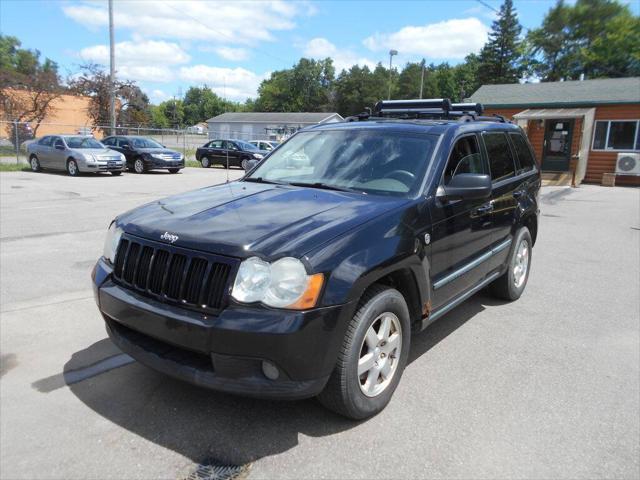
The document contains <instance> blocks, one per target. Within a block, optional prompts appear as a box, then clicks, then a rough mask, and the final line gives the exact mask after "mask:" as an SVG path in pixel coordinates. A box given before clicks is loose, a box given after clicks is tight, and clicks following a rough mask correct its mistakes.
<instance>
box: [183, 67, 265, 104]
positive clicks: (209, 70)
mask: <svg viewBox="0 0 640 480" xmlns="http://www.w3.org/2000/svg"><path fill="white" fill-rule="evenodd" d="M178 75H179V77H180V79H181V80H184V81H187V82H191V83H192V84H200V85H205V84H206V85H207V86H209V87H210V88H211V89H212V90H213V91H214V92H216V93H217V94H218V95H220V96H226V98H228V99H230V100H240V101H241V100H245V99H247V98H249V97H255V95H256V91H257V90H258V87H259V86H260V82H262V80H264V79H265V78H267V77H268V76H269V72H267V73H264V74H262V75H258V74H256V73H255V72H252V71H250V70H247V69H245V68H240V67H238V68H222V67H211V66H209V65H193V66H188V67H181V68H180V72H179V74H178Z"/></svg>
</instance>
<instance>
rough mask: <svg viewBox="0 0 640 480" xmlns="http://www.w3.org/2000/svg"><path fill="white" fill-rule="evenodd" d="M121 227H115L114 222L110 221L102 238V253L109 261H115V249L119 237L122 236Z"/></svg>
mask: <svg viewBox="0 0 640 480" xmlns="http://www.w3.org/2000/svg"><path fill="white" fill-rule="evenodd" d="M122 233H123V232H122V229H121V228H119V227H116V222H111V225H109V230H107V237H106V238H105V239H104V249H103V251H102V255H103V256H104V258H106V259H108V260H109V261H110V262H111V263H115V261H116V251H117V250H118V243H120V237H122Z"/></svg>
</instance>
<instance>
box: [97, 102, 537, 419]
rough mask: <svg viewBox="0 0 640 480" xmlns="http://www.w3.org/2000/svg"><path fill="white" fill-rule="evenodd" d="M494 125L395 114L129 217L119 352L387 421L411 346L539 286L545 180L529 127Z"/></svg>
mask: <svg viewBox="0 0 640 480" xmlns="http://www.w3.org/2000/svg"><path fill="white" fill-rule="evenodd" d="M481 113H482V108H481V106H479V105H466V104H453V105H452V104H451V102H449V101H448V100H438V101H424V100H421V101H417V100H416V101H402V102H400V101H391V102H386V101H385V102H380V103H379V104H378V105H377V106H376V109H375V111H374V113H373V114H362V115H359V116H358V117H353V118H349V119H347V121H345V122H342V123H333V124H324V125H318V126H314V127H310V128H307V129H304V130H301V131H299V132H298V133H296V134H295V135H294V136H293V137H292V138H290V139H289V140H288V141H287V142H286V143H284V144H283V145H281V146H280V147H279V148H278V149H277V150H275V151H274V152H272V153H271V154H270V155H269V156H268V157H266V158H265V159H264V160H262V161H260V163H258V165H256V166H253V167H250V168H252V169H251V170H250V171H249V172H248V174H247V175H246V176H245V177H244V178H242V179H241V180H239V181H235V182H231V183H229V184H225V185H219V186H213V187H209V188H204V189H200V190H197V191H193V192H190V193H185V194H181V195H177V196H174V197H169V198H165V199H162V200H158V201H156V202H153V203H150V204H147V205H145V206H142V207H140V208H137V209H134V210H132V211H130V212H128V213H126V214H123V215H121V216H119V217H117V218H116V219H115V220H114V221H113V222H112V224H111V225H110V227H109V232H108V236H107V240H106V243H105V250H104V255H103V256H102V257H101V258H100V260H99V261H98V263H97V265H96V267H95V270H94V273H93V280H94V287H95V295H96V300H97V302H98V306H99V308H100V311H101V312H102V314H103V316H104V319H105V321H106V326H107V330H108V332H109V335H110V336H111V338H112V340H113V341H114V342H115V343H116V345H118V346H119V347H120V348H121V349H122V350H123V351H125V352H127V353H128V354H130V355H131V356H132V357H134V358H136V359H137V360H139V361H140V362H141V363H143V364H146V365H148V366H149V367H151V368H154V369H156V370H159V371H161V372H165V373H166V374H168V375H171V376H173V377H176V378H180V379H183V380H186V381H189V382H192V383H195V384H197V385H201V386H205V387H209V388H212V389H216V390H220V391H224V392H230V393H236V394H241V395H249V396H257V397H264V398H280V399H299V398H306V397H312V396H318V398H319V399H320V401H321V402H322V403H323V404H324V405H325V406H327V407H328V408H330V409H332V410H334V411H336V412H339V413H341V414H343V415H345V416H348V417H351V418H356V419H359V418H366V417H369V416H371V415H374V414H376V413H377V412H379V411H380V410H382V409H383V408H384V407H385V405H386V404H387V403H388V402H389V400H390V398H391V396H392V394H393V392H394V390H395V388H396V386H397V385H398V382H399V381H400V377H401V375H402V372H403V369H404V367H405V365H406V363H407V357H408V355H409V350H410V346H411V334H412V333H414V332H418V331H420V330H422V329H424V328H426V327H427V326H428V325H429V324H430V323H431V322H433V321H434V320H436V319H437V318H439V317H441V316H442V315H444V314H445V313H447V312H449V311H450V310H451V309H453V308H454V307H455V306H456V305H458V304H460V303H461V302H463V301H464V300H465V299H467V298H469V297H470V296H471V295H473V294H474V293H475V292H477V291H478V290H480V289H482V288H484V287H490V289H491V291H492V292H494V293H495V294H496V295H497V296H499V297H501V298H504V299H507V300H516V299H517V298H519V297H520V295H521V294H522V292H523V290H524V288H525V286H526V283H527V278H528V275H529V271H530V266H531V251H532V247H533V245H534V243H535V240H536V234H537V218H538V191H539V188H540V175H539V171H538V168H537V166H536V162H535V160H534V156H533V152H532V149H531V147H530V145H529V143H528V141H527V139H526V136H525V135H524V132H523V131H522V130H521V129H520V128H519V127H517V126H515V125H513V124H510V123H507V122H505V121H504V120H503V119H501V118H488V117H483V116H482V115H481Z"/></svg>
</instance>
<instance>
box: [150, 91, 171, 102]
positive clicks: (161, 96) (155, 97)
mask: <svg viewBox="0 0 640 480" xmlns="http://www.w3.org/2000/svg"><path fill="white" fill-rule="evenodd" d="M169 97H170V95H169V94H168V93H167V92H165V91H164V90H160V89H155V90H152V91H151V92H150V93H149V98H150V99H151V103H155V104H158V103H161V102H164V101H165V100H167V99H169Z"/></svg>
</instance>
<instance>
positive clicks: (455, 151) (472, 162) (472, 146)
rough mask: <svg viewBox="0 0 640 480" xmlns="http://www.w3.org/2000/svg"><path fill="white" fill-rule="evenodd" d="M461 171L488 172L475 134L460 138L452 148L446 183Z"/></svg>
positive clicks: (445, 177) (445, 172)
mask: <svg viewBox="0 0 640 480" xmlns="http://www.w3.org/2000/svg"><path fill="white" fill-rule="evenodd" d="M461 173H488V171H487V168H486V166H485V162H484V160H483V159H482V155H480V148H479V146H478V138H477V137H476V136H475V135H467V136H466V137H462V138H460V139H458V140H457V141H456V143H455V145H454V146H453V148H452V149H451V154H450V155H449V161H448V162H447V167H446V168H445V170H444V185H445V186H446V185H448V184H449V182H450V181H451V179H452V178H453V177H455V176H456V175H459V174H461Z"/></svg>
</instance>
